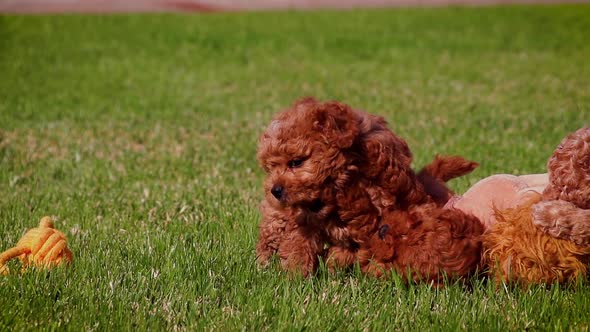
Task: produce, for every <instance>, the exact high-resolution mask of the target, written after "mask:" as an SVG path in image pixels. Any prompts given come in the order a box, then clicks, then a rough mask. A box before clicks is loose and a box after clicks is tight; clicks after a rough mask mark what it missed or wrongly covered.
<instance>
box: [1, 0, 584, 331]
mask: <svg viewBox="0 0 590 332" xmlns="http://www.w3.org/2000/svg"><path fill="white" fill-rule="evenodd" d="M304 95H315V96H317V97H318V98H320V99H339V100H341V101H344V102H347V103H349V104H351V105H353V106H355V107H358V108H363V109H366V110H367V111H370V112H372V113H377V114H381V115H383V116H384V117H385V118H386V119H387V120H388V121H389V123H390V124H391V127H392V128H393V130H394V131H396V132H397V133H399V134H400V135H401V136H402V137H404V138H405V139H406V140H407V141H408V142H409V144H410V146H411V148H412V149H413V151H414V154H415V166H416V167H420V166H421V165H423V164H425V163H426V162H428V161H429V160H430V159H431V158H432V156H433V155H434V154H435V153H447V154H461V155H464V156H466V157H468V158H471V159H474V160H476V161H478V162H480V163H481V167H480V168H479V169H477V170H476V171H475V172H474V173H473V174H471V175H469V176H467V177H464V178H461V179H457V180H455V181H453V182H452V183H451V186H452V187H453V188H454V189H456V190H457V191H459V192H463V191H465V190H466V189H467V188H468V187H469V186H470V185H472V184H474V183H475V182H476V181H477V180H478V179H480V178H483V177H486V176H488V175H491V174H495V173H514V174H524V173H533V172H543V171H544V170H545V163H546V160H547V158H548V156H549V155H550V154H551V152H552V151H553V149H554V148H555V146H556V145H557V144H558V142H559V141H560V140H561V138H562V137H563V136H565V135H566V134H567V133H569V132H571V131H573V130H575V129H577V128H579V127H581V126H583V125H584V124H586V125H587V124H589V122H590V6H581V5H579V6H539V7H527V6H522V7H520V6H516V7H492V8H485V7H484V8H437V9H424V8H419V9H394V10H384V11H371V10H366V11H364V10H363V11H349V12H330V11H324V12H283V13H275V12H272V13H239V14H238V13H232V14H210V15H119V16H51V17H50V16H30V17H20V16H0V234H1V235H0V250H5V249H8V248H9V247H11V246H13V245H15V244H16V242H17V241H18V239H19V238H20V237H21V236H22V235H23V233H24V231H25V230H26V229H28V228H31V227H34V226H36V225H37V223H38V222H39V219H40V218H41V217H42V216H44V215H53V216H56V217H57V220H58V221H57V223H56V225H57V227H58V228H59V229H61V230H63V231H64V233H66V235H67V236H68V240H69V245H70V247H71V249H72V251H73V253H74V256H75V257H74V264H73V265H71V266H70V267H69V268H66V269H62V268H60V269H55V270H52V271H50V272H47V271H36V272H32V273H24V274H18V273H15V274H13V275H10V276H7V277H2V276H0V308H1V309H0V330H24V329H37V328H41V329H62V328H66V329H71V330H120V329H123V330H130V329H139V330H145V329H148V328H150V329H154V330H159V329H190V330H195V329H196V330H202V329H206V330H222V331H225V330H241V329H245V330H264V329H266V330H271V331H274V330H277V329H279V330H282V329H289V330H308V331H326V330H364V329H367V330H375V331H379V330H416V331H423V330H425V329H433V330H458V329H460V330H465V329H469V330H471V329H481V330H496V329H498V330H523V329H549V330H553V329H556V330H562V329H563V330H571V329H573V330H581V331H587V330H588V329H589V328H590V323H589V322H590V318H589V316H588V313H589V312H590V283H588V282H586V283H582V284H580V285H574V286H568V287H565V286H564V287H542V286H540V287H532V288H530V289H526V290H525V289H515V288H509V287H506V288H504V287H499V288H496V287H494V285H492V284H491V283H488V282H485V280H484V281H474V282H473V286H472V287H463V286H461V285H450V286H449V287H446V288H444V289H439V290H436V289H431V288H429V287H428V286H425V285H413V286H408V287H405V286H402V285H399V284H397V283H396V282H394V281H380V280H375V279H371V278H366V277H364V276H362V275H360V274H359V273H358V272H350V273H344V272H340V273H337V274H336V275H331V274H329V273H327V272H321V273H319V275H318V276H315V277H313V278H309V279H297V278H294V279H292V278H288V277H287V276H286V275H284V274H283V273H281V272H280V271H279V269H278V267H277V264H276V262H275V264H274V266H273V267H271V268H270V269H266V270H259V269H258V268H257V267H256V265H255V263H254V257H255V256H254V245H255V243H256V236H257V224H258V220H259V212H258V202H259V201H260V199H261V198H262V196H263V193H262V189H261V182H262V178H263V174H262V172H261V170H260V169H259V168H258V165H257V163H256V158H255V152H256V144H257V137H258V135H259V134H260V132H261V131H262V129H263V128H264V126H265V125H266V124H267V123H268V121H269V119H270V118H271V116H272V115H273V113H275V112H277V111H279V110H281V109H282V108H284V107H286V106H287V105H289V104H290V103H292V102H293V100H295V99H296V98H299V97H301V96H304ZM10 267H11V268H12V270H13V271H18V270H19V268H18V264H17V263H16V262H13V263H11V265H10Z"/></svg>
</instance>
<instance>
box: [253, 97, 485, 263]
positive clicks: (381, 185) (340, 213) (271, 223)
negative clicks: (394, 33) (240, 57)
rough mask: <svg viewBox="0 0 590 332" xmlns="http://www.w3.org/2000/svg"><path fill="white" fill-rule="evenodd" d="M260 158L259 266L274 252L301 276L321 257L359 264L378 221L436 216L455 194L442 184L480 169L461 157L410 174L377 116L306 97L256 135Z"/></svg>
mask: <svg viewBox="0 0 590 332" xmlns="http://www.w3.org/2000/svg"><path fill="white" fill-rule="evenodd" d="M258 160H259V162H260V164H261V166H262V167H263V168H264V170H265V172H266V174H267V176H266V179H265V181H264V191H265V198H264V200H263V202H262V204H261V212H262V221H261V223H260V226H259V239H258V244H257V246H256V255H257V260H258V262H259V263H260V264H262V265H264V264H266V263H267V262H268V261H269V259H270V257H271V256H272V255H273V254H274V253H275V252H276V253H278V255H279V258H280V260H281V264H282V266H283V267H284V268H285V269H287V270H289V271H294V270H298V271H300V272H301V273H303V274H304V275H307V274H309V273H311V272H313V271H314V270H315V269H316V268H317V265H318V262H319V259H318V258H319V257H322V258H325V259H326V260H327V262H328V263H329V264H330V266H342V267H346V266H350V265H351V264H353V263H354V262H355V261H357V260H358V256H357V254H358V251H359V248H365V249H363V250H365V251H363V261H368V260H370V259H371V258H372V257H373V254H375V257H378V255H379V253H370V252H367V251H366V245H367V244H368V243H369V241H371V239H372V238H373V237H374V235H375V234H378V233H379V229H380V226H381V225H380V222H381V220H387V222H388V223H393V222H394V220H395V219H396V216H395V215H393V214H391V213H392V211H403V213H406V215H407V217H405V219H404V220H408V219H412V218H414V216H415V214H414V212H413V209H414V208H416V207H422V209H423V210H424V213H423V214H424V215H428V216H429V218H430V216H436V215H437V214H438V213H439V212H438V210H439V209H441V208H442V205H444V203H445V202H446V201H447V200H448V198H449V197H450V196H451V195H452V192H450V190H448V188H446V186H445V181H446V180H449V179H451V178H453V177H456V176H460V175H463V174H467V173H469V172H471V171H472V170H473V169H474V168H475V167H476V166H477V164H476V163H474V162H470V161H467V160H465V159H463V158H461V157H437V158H436V159H435V160H434V161H433V162H432V163H431V164H430V165H429V166H427V167H426V168H425V169H424V170H423V171H422V172H420V173H419V174H415V173H414V171H413V170H412V168H411V166H410V164H411V162H412V154H411V152H410V149H409V148H408V145H407V144H406V142H405V141H404V140H403V139H401V138H400V137H398V136H397V135H395V134H394V133H393V132H392V131H391V130H389V129H388V128H387V124H386V122H385V120H384V119H383V118H381V117H378V116H374V115H371V114H368V113H365V112H363V111H359V110H354V109H352V108H350V107H349V106H347V105H345V104H342V103H339V102H326V103H321V102H318V101H316V100H314V99H311V98H307V99H303V100H301V101H299V102H297V103H296V104H295V105H294V106H293V107H292V108H290V109H288V110H286V111H284V112H281V113H279V114H278V115H277V116H276V117H275V118H274V120H273V121H272V122H271V123H270V125H269V126H268V127H267V129H266V130H265V132H264V133H263V134H262V136H261V139H260V142H259V147H258ZM429 211H430V212H429ZM386 215H387V216H388V217H385V216H386ZM389 216H391V217H389ZM420 216H422V214H420ZM430 219H432V222H433V223H436V222H438V223H445V222H446V220H443V219H440V220H439V219H436V217H434V218H430ZM401 222H402V221H400V223H401ZM407 227H410V228H411V229H410V230H411V231H412V232H413V233H412V234H413V235H412V236H417V237H419V238H420V237H422V236H427V235H426V234H427V233H428V232H430V231H429V230H426V229H424V230H423V232H421V231H420V230H421V229H422V227H424V226H423V223H422V222H419V221H417V222H415V223H413V224H411V225H410V224H408V225H407ZM392 234H393V233H392ZM433 234H434V233H433ZM399 235H400V236H402V234H399ZM464 235H465V236H472V235H473V236H477V235H479V234H477V231H475V232H474V234H464ZM406 236H407V235H406ZM428 236H430V235H428ZM441 237H447V235H446V233H445V234H442V235H441ZM445 241H450V240H449V239H441V240H440V242H445ZM423 243H424V245H430V242H428V241H426V242H423ZM425 249H426V248H425ZM380 250H384V251H387V250H389V251H391V250H394V249H393V248H389V249H388V248H386V247H381V249H380ZM466 254H467V255H477V257H479V253H471V252H469V253H466ZM388 262H389V261H388ZM410 263H411V262H410ZM409 266H410V267H413V266H412V264H409ZM420 272H422V271H420Z"/></svg>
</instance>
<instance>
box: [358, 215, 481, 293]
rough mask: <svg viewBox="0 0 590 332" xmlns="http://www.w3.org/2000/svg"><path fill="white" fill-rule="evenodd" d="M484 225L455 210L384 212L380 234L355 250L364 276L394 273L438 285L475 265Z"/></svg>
mask: <svg viewBox="0 0 590 332" xmlns="http://www.w3.org/2000/svg"><path fill="white" fill-rule="evenodd" d="M482 232H483V226H482V224H481V223H480V222H479V220H478V219H477V218H475V217H473V216H471V215H467V214H465V213H463V212H461V211H459V210H456V209H441V208H439V207H437V206H435V205H434V204H422V205H416V206H414V207H410V208H409V209H407V210H397V211H388V212H387V213H385V214H384V215H383V218H382V221H381V225H380V227H379V230H378V231H377V232H376V233H374V234H373V236H372V237H371V238H370V239H369V241H368V242H367V243H366V244H364V245H362V246H361V248H360V249H359V251H358V258H359V259H358V260H359V263H360V266H361V268H362V270H363V271H364V272H367V273H370V274H372V275H375V276H381V275H383V274H384V273H387V272H388V271H389V270H391V269H393V270H395V271H396V272H397V273H398V274H399V275H400V276H401V277H402V278H403V279H404V280H408V279H411V280H412V281H415V282H416V281H426V282H431V283H433V284H435V285H440V284H441V283H442V282H443V281H444V280H445V278H448V279H457V278H462V277H466V276H468V275H470V274H472V273H473V272H475V270H476V268H477V267H478V266H479V263H480V253H481V239H480V235H481V234H482Z"/></svg>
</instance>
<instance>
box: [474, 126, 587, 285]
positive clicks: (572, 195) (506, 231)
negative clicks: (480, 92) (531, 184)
mask: <svg viewBox="0 0 590 332" xmlns="http://www.w3.org/2000/svg"><path fill="white" fill-rule="evenodd" d="M547 168H548V171H549V185H548V186H547V187H546V188H545V190H544V191H543V194H542V195H536V197H534V198H532V199H531V200H530V201H529V202H527V203H526V204H523V205H521V206H519V207H517V208H514V209H508V210H505V211H497V212H496V219H497V220H498V221H497V223H496V224H495V225H493V226H492V228H491V229H490V231H489V232H487V233H486V234H485V235H484V239H483V244H484V249H485V252H484V260H485V261H486V264H487V265H488V267H489V271H490V274H491V275H492V276H494V278H495V279H496V281H498V282H499V281H504V282H517V283H522V284H530V283H540V282H544V283H553V282H559V283H563V282H571V281H575V280H577V279H578V278H580V277H586V276H587V272H588V264H589V263H590V246H588V242H587V241H588V234H589V232H590V231H589V229H590V227H589V226H590V221H588V220H589V219H588V218H589V216H590V213H589V212H588V211H587V210H584V209H588V208H590V128H582V129H580V130H578V131H576V132H575V133H573V134H571V135H569V136H567V137H566V138H565V139H564V140H563V141H562V142H561V144H560V145H559V146H558V147H557V149H556V150H555V152H554V153H553V155H552V156H551V158H550V159H549V162H548V163H547ZM535 203H536V204H535ZM533 217H534V220H533ZM535 225H538V226H539V228H538V227H536V226H535ZM542 230H544V231H546V233H544V232H543V231H542ZM556 237H560V238H562V239H559V238H556ZM569 240H572V241H569Z"/></svg>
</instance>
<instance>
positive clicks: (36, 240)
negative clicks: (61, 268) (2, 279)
mask: <svg viewBox="0 0 590 332" xmlns="http://www.w3.org/2000/svg"><path fill="white" fill-rule="evenodd" d="M15 257H18V259H20V261H21V263H22V264H23V270H24V269H25V268H26V267H28V266H30V265H35V266H38V267H45V268H51V267H53V266H57V265H61V264H62V263H64V262H65V263H66V264H69V263H70V262H71V261H72V252H71V251H70V249H68V245H67V240H66V236H65V235H64V234H63V233H62V232H60V231H58V230H56V229H54V228H53V220H52V219H51V218H50V217H43V218H41V221H40V222H39V227H37V228H33V229H30V230H29V231H28V232H27V233H25V235H24V236H23V237H22V238H21V239H20V240H19V241H18V243H17V244H16V247H14V248H10V249H8V250H6V251H5V252H3V253H2V254H0V274H4V275H6V274H8V273H9V272H10V270H9V269H8V266H6V262H8V261H9V260H11V259H13V258H15Z"/></svg>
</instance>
